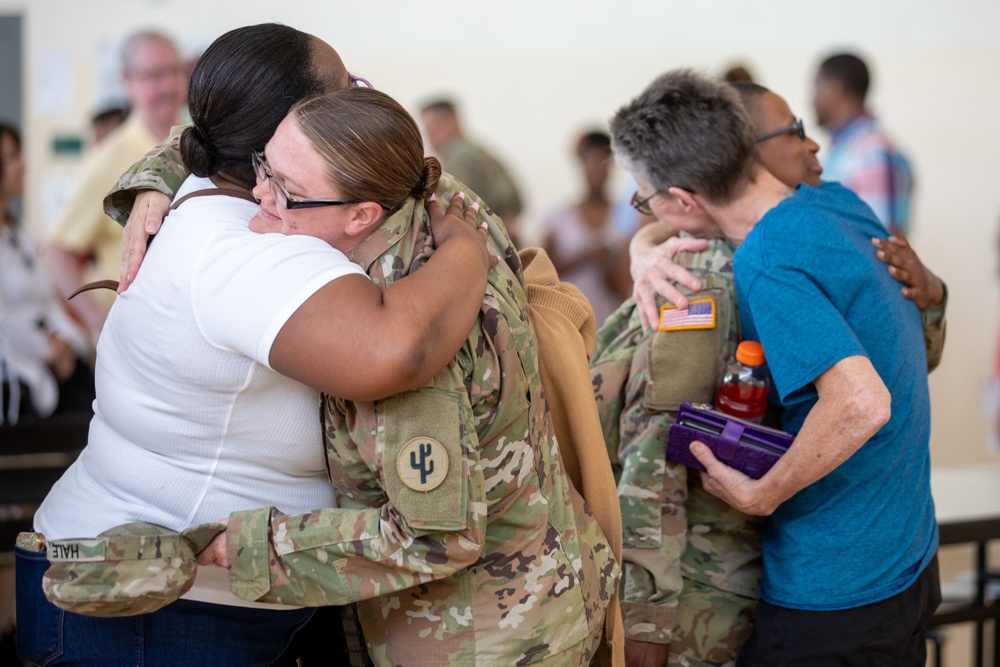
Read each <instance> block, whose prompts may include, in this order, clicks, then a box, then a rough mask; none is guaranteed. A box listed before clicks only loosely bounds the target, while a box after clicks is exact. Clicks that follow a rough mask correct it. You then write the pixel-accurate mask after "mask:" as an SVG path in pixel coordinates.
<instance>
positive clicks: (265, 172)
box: [251, 151, 385, 211]
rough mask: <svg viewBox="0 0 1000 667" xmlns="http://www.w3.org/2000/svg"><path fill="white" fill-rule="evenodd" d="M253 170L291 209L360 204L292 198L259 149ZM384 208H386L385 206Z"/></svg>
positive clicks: (279, 203) (275, 197) (276, 199)
mask: <svg viewBox="0 0 1000 667" xmlns="http://www.w3.org/2000/svg"><path fill="white" fill-rule="evenodd" d="M251 159H252V160H253V170H254V173H255V174H256V175H257V182H258V183H263V182H264V181H265V180H267V181H268V182H269V184H270V186H271V196H272V197H274V201H276V202H277V203H278V205H279V206H282V207H283V208H285V209H287V210H289V211H291V210H292V209H296V208H322V207H324V206H344V205H347V204H360V203H361V202H359V201H347V200H341V199H292V196H291V195H290V194H288V190H286V189H285V188H284V186H283V185H281V183H279V182H278V181H277V180H276V179H275V178H274V174H272V173H271V170H270V169H268V168H267V162H266V161H265V159H264V155H263V154H261V153H258V152H257V151H253V152H252V157H251ZM382 208H385V207H384V206H383V207H382Z"/></svg>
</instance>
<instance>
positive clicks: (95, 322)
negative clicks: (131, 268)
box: [42, 244, 108, 337]
mask: <svg viewBox="0 0 1000 667" xmlns="http://www.w3.org/2000/svg"><path fill="white" fill-rule="evenodd" d="M42 261H43V263H44V264H45V268H46V270H47V271H48V272H49V276H50V277H51V278H52V282H53V284H54V285H55V287H56V290H57V291H58V292H59V294H61V295H62V297H63V298H64V299H66V298H68V297H69V295H70V294H72V293H73V292H75V291H76V290H77V289H79V288H80V287H82V286H83V284H84V282H85V280H86V276H85V274H84V270H83V267H84V259H83V258H82V257H81V256H79V255H78V254H76V253H75V252H73V251H72V250H69V249H67V248H64V247H62V246H60V245H54V244H50V245H49V246H47V247H46V249H45V253H44V254H43V255H42ZM66 304H67V307H68V308H69V310H70V312H72V313H73V314H74V315H76V317H77V318H79V319H80V321H82V322H83V324H84V326H86V327H87V330H88V331H90V332H91V334H92V335H93V336H95V337H96V336H97V335H98V334H99V333H100V331H101V329H102V328H103V327H104V320H105V319H106V318H107V315H108V314H107V311H106V310H105V308H104V306H102V305H101V304H100V302H99V301H98V300H97V299H95V298H94V296H93V295H92V294H90V293H89V292H83V293H81V294H78V295H77V296H75V297H74V298H73V300H72V301H67V302H66Z"/></svg>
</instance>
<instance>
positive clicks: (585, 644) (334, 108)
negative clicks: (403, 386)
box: [143, 88, 620, 665]
mask: <svg viewBox="0 0 1000 667" xmlns="http://www.w3.org/2000/svg"><path fill="white" fill-rule="evenodd" d="M254 160H255V164H256V167H257V187H256V188H255V189H254V195H255V196H256V197H257V198H259V199H260V202H261V204H260V210H259V212H258V213H257V215H256V216H255V217H254V219H253V220H252V221H251V223H250V226H251V229H253V230H255V231H260V232H281V233H283V234H288V235H303V234H304V235H310V236H315V237H317V238H321V239H323V240H324V241H326V242H327V243H329V244H331V245H332V246H334V247H335V248H338V249H340V250H342V251H343V252H344V253H346V254H347V255H348V257H349V258H350V259H351V260H353V261H354V262H356V263H357V264H359V265H360V266H361V267H363V268H364V270H365V271H367V273H368V275H369V277H370V278H371V279H372V281H373V282H375V284H378V285H380V286H387V287H388V288H389V289H392V286H393V285H395V284H396V282H397V281H398V280H400V279H401V278H403V277H404V276H407V275H410V274H412V273H413V272H414V271H415V270H416V269H417V268H418V267H421V266H423V265H425V263H426V262H428V261H430V262H433V261H435V260H436V259H437V257H436V256H437V254H438V253H439V252H441V251H440V249H438V250H435V249H434V248H433V245H432V243H431V230H430V229H429V228H428V226H427V224H426V222H425V215H424V210H425V203H424V197H425V196H426V195H428V194H429V193H431V192H433V191H434V189H435V188H438V192H442V193H443V192H452V193H453V192H455V191H456V190H455V189H456V188H462V187H463V186H461V185H460V184H458V183H456V182H455V181H453V180H452V179H451V177H449V176H447V175H442V174H441V173H440V167H439V165H438V163H437V160H435V159H434V158H425V157H424V155H423V144H422V141H421V138H420V132H419V130H418V128H417V125H416V123H415V122H414V121H413V119H412V118H411V117H410V115H409V114H407V113H406V111H405V110H403V108H402V107H401V106H400V105H399V104H398V103H396V102H395V101H394V100H393V99H392V98H390V97H389V96H387V95H385V94H383V93H379V92H377V91H374V90H368V89H360V88H351V89H346V90H340V91H336V92H333V93H330V94H327V95H324V96H321V97H316V98H312V99H310V100H307V101H305V102H302V103H301V104H299V105H297V106H295V107H294V108H293V109H292V110H291V112H290V113H289V115H288V117H287V118H286V119H285V120H284V121H282V123H281V124H280V125H279V126H278V129H277V131H276V132H275V134H274V137H273V138H272V139H271V140H270V141H269V142H268V143H267V146H266V149H265V151H264V153H263V154H258V155H255V157H254ZM298 192H309V193H322V194H323V196H324V197H325V198H326V199H328V200H331V201H333V200H339V201H349V202H359V203H355V204H352V205H349V206H343V207H340V206H338V207H336V208H335V209H334V210H332V211H331V212H330V215H329V216H326V217H324V218H323V219H322V220H320V219H318V218H307V217H306V216H304V215H302V213H303V212H302V211H298V210H296V209H295V208H293V207H289V206H288V205H287V204H288V202H289V201H291V200H292V194H293V193H298ZM458 192H459V195H456V199H457V198H458V196H462V195H463V194H465V193H463V192H462V190H461V189H459V190H458ZM442 196H444V195H442ZM466 196H469V197H471V196H473V195H471V194H467V195H466ZM387 212H388V215H387ZM484 217H485V218H486V224H487V225H488V230H489V244H490V248H491V250H492V251H493V254H495V255H499V256H501V257H506V258H508V259H507V261H506V262H503V263H500V264H498V265H497V266H495V267H494V268H493V269H492V270H491V271H490V273H489V276H488V286H487V290H486V295H485V297H484V298H483V299H482V305H481V311H480V316H479V318H478V320H477V322H476V324H475V326H474V327H472V329H471V332H470V333H469V335H468V338H467V340H466V342H465V344H464V345H463V346H462V349H461V350H459V352H458V354H457V355H456V356H455V358H454V359H453V361H452V363H450V364H449V365H448V366H447V367H446V368H445V369H444V370H442V371H441V372H440V373H438V374H437V375H436V376H435V377H434V378H433V379H431V380H430V381H428V382H427V383H426V384H424V385H423V386H421V387H420V388H418V389H414V390H412V391H408V392H405V393H402V394H398V395H396V396H392V397H390V398H387V399H383V400H377V401H375V402H359V401H345V400H342V399H339V398H332V397H326V398H325V400H324V408H323V413H324V433H325V436H326V449H327V463H328V465H329V469H330V477H331V479H332V480H333V483H334V485H335V486H336V488H337V493H338V499H339V501H340V502H339V507H337V508H331V509H324V510H320V511H313V512H307V513H288V512H284V511H282V510H281V508H277V507H265V508H262V509H258V510H251V511H239V512H234V513H232V514H231V515H230V516H229V519H228V522H229V523H228V525H229V528H228V529H227V531H226V532H225V533H223V534H222V535H220V536H219V537H218V538H216V540H215V541H214V542H213V544H212V545H211V546H210V547H209V548H208V549H206V550H205V551H204V552H202V554H201V556H200V558H199V562H201V563H210V562H211V563H217V564H220V565H224V566H226V567H227V568H229V572H230V577H231V578H232V583H233V590H234V591H237V592H238V593H239V594H240V595H242V596H244V597H245V599H248V600H255V601H267V602H283V603H286V604H304V605H338V604H346V603H350V602H356V603H357V609H358V616H359V619H360V621H361V625H362V627H363V629H364V635H365V640H366V644H367V646H368V650H369V654H370V656H371V658H372V660H373V661H374V662H375V664H376V665H474V664H475V665H515V664H522V665H523V664H537V665H589V664H590V663H591V660H592V659H593V658H594V655H595V652H596V650H597V648H598V646H599V645H600V642H601V636H602V630H603V625H604V617H605V610H606V608H607V606H608V603H609V600H610V598H611V597H612V596H613V595H614V593H615V591H616V588H617V584H618V580H619V576H620V572H619V568H618V565H617V563H616V562H615V560H614V557H613V555H612V552H611V548H610V546H609V543H608V541H607V539H606V538H605V536H604V534H603V533H602V532H601V529H600V528H599V527H598V525H597V522H596V521H595V518H594V516H593V515H592V513H591V511H590V509H589V508H588V507H587V505H586V504H585V503H584V501H583V500H582V498H581V497H580V494H579V493H578V492H577V490H576V489H575V488H574V487H573V485H572V484H571V483H570V481H569V479H568V477H567V475H566V471H565V469H564V467H563V464H562V461H561V459H560V456H559V451H558V447H557V445H556V442H555V438H554V437H553V431H552V424H551V421H550V417H549V414H548V410H547V407H546V403H545V399H544V398H543V396H542V386H541V380H540V377H539V371H538V343H537V341H536V338H535V334H534V332H533V330H532V327H531V324H530V323H529V321H528V314H527V311H528V305H527V298H526V294H525V284H524V276H523V273H522V271H521V266H520V264H519V262H518V258H517V255H516V253H515V252H514V249H513V246H512V244H511V242H510V238H509V237H508V235H507V233H506V232H505V230H504V228H503V225H502V223H500V221H499V219H497V218H495V217H491V216H484ZM268 236H270V235H268ZM143 270H145V269H143ZM424 270H425V269H421V270H420V271H416V275H419V274H420V273H422V272H423V271H424ZM427 296H430V295H427ZM423 298H426V297H422V298H421V300H420V301H419V302H417V303H415V304H414V307H415V308H416V309H420V308H422V305H423V304H422V300H423ZM343 315H344V316H345V317H351V316H352V314H351V313H350V311H344V312H343Z"/></svg>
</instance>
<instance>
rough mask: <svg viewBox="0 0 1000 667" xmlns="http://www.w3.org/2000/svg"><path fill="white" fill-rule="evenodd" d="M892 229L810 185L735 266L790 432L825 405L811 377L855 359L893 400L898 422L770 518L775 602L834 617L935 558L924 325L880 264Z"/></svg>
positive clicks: (834, 190) (747, 316) (743, 304)
mask: <svg viewBox="0 0 1000 667" xmlns="http://www.w3.org/2000/svg"><path fill="white" fill-rule="evenodd" d="M885 235H886V232H885V229H884V228H883V227H882V225H880V224H879V222H878V220H877V219H876V218H875V216H874V214H873V213H872V212H871V209H869V208H868V207H867V206H866V205H865V204H863V203H862V202H861V200H860V199H858V198H857V196H856V195H854V194H853V193H852V192H850V191H849V190H847V189H846V188H844V187H842V186H841V185H839V184H837V183H824V184H823V185H820V186H817V187H809V186H806V185H802V186H800V187H799V191H798V193H797V194H795V195H794V196H792V197H789V198H788V199H786V200H785V201H783V202H782V203H781V204H779V205H778V206H776V207H775V208H773V209H772V210H771V211H769V212H768V213H767V214H766V215H765V216H764V217H763V218H762V219H761V221H760V222H759V223H757V226H756V227H755V228H754V229H753V230H752V231H751V232H750V234H748V235H747V238H746V241H744V243H743V244H742V245H741V246H740V247H739V248H738V249H737V251H736V255H735V257H734V260H733V270H734V272H735V278H736V294H737V299H738V302H739V309H740V314H741V317H742V320H743V333H744V337H745V338H747V339H748V340H758V341H760V343H761V345H762V346H763V347H764V354H765V355H766V356H767V363H768V367H769V368H770V371H771V377H772V380H773V382H774V387H775V388H776V392H772V394H775V393H776V394H777V395H776V396H775V398H776V399H777V401H778V403H780V407H782V408H783V409H784V413H783V416H782V426H783V428H784V429H785V430H787V431H789V432H791V433H797V432H798V431H799V429H800V428H801V427H802V422H803V421H804V420H805V417H806V415H807V414H808V413H809V411H810V410H811V409H812V407H813V406H814V405H815V404H816V400H817V394H816V387H815V386H814V385H813V381H814V380H815V379H816V378H817V377H819V376H820V375H822V374H823V373H824V372H825V371H826V370H828V369H829V368H830V367H831V366H833V365H834V364H836V363H837V362H838V361H840V360H841V359H844V358H846V357H849V356H852V355H864V356H866V357H868V358H869V359H870V360H871V363H872V365H873V366H874V367H875V370H876V371H877V372H878V374H879V376H881V378H882V381H883V382H884V383H885V386H886V387H887V388H888V389H889V392H890V394H891V395H892V418H891V419H890V420H889V422H888V423H887V424H886V425H885V426H883V427H882V428H881V429H880V430H879V431H878V433H876V434H875V435H874V436H873V437H872V438H871V439H870V440H869V441H868V442H866V443H865V444H864V445H863V446H862V447H861V448H860V449H859V450H858V451H857V452H855V453H854V455H853V456H851V458H850V459H848V460H847V461H845V462H844V463H843V464H841V465H840V466H839V467H838V468H837V469H836V470H834V471H833V472H831V473H830V474H829V475H827V476H826V477H824V478H823V479H821V480H819V481H817V482H815V483H814V484H812V485H810V486H808V487H807V488H805V489H802V490H801V491H799V492H798V493H797V494H796V495H795V496H793V497H792V498H790V499H788V500H787V501H785V502H784V503H782V504H781V506H780V507H778V509H777V511H775V513H774V514H773V515H772V516H771V517H770V518H769V520H768V521H767V522H766V524H765V528H764V545H763V549H764V579H763V583H762V586H761V597H762V598H763V599H764V600H766V601H767V602H770V603H771V604H775V605H778V606H782V607H789V608H793V609H811V610H833V609H849V608H852V607H858V606H861V605H865V604H870V603H872V602H877V601H880V600H884V599H886V598H889V597H892V596H893V595H895V594H897V593H899V592H901V591H903V590H905V589H906V588H907V587H909V585H910V584H911V583H912V582H913V581H914V580H915V579H916V578H917V576H918V575H919V574H920V572H921V571H922V570H923V569H924V567H925V566H926V565H927V564H928V563H929V562H930V560H931V559H932V558H933V557H934V554H935V553H936V551H937V523H936V521H935V519H934V503H933V500H932V499H931V494H930V452H929V449H928V442H929V439H930V400H929V397H928V392H927V358H926V353H925V348H924V338H923V329H922V326H921V321H920V312H919V310H918V309H917V307H916V305H914V304H913V302H912V301H909V300H907V299H905V298H903V296H902V295H901V294H900V285H899V283H898V282H896V281H895V280H894V279H893V278H892V277H890V276H889V274H888V272H887V271H886V268H885V266H884V265H883V264H882V263H881V262H880V261H879V260H878V259H877V258H876V257H875V248H874V246H872V244H871V238H872V237H873V236H877V237H880V238H885ZM792 446H793V447H794V446H795V445H794V444H793V445H792Z"/></svg>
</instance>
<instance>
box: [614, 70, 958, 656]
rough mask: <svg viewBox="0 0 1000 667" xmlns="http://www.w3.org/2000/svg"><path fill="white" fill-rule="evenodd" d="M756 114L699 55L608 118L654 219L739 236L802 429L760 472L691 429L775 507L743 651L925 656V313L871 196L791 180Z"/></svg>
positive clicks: (739, 498) (774, 361) (704, 457)
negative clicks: (882, 259)
mask: <svg viewBox="0 0 1000 667" xmlns="http://www.w3.org/2000/svg"><path fill="white" fill-rule="evenodd" d="M751 127H752V125H751V123H750V121H749V119H748V117H747V114H746V111H745V110H744V108H743V107H742V105H741V104H740V102H739V100H738V98H737V96H736V94H735V93H734V92H733V91H732V90H731V89H730V88H729V87H727V86H725V85H724V84H722V83H718V82H714V81H710V80H707V79H705V78H702V77H699V76H697V75H694V74H692V73H690V72H686V71H675V72H670V73H668V74H666V75H664V76H662V77H660V78H659V79H657V80H656V81H654V82H653V83H652V84H651V85H650V86H649V87H648V88H647V89H646V91H644V92H643V93H642V94H641V95H640V96H639V97H637V98H636V99H635V100H633V101H632V102H631V103H630V104H628V105H627V106H625V107H623V108H622V109H621V110H619V111H618V113H617V114H616V116H615V118H614V119H613V120H612V126H611V129H612V136H613V139H614V142H615V149H616V152H617V154H618V158H619V160H620V161H621V162H623V163H624V164H625V166H626V167H627V168H628V169H629V170H630V171H631V172H632V173H633V175H634V176H635V178H636V182H637V184H638V187H639V191H638V193H637V197H638V198H640V199H643V200H645V202H646V203H648V206H649V207H650V208H651V209H652V211H653V213H654V214H655V215H656V216H657V218H659V219H660V220H662V221H664V222H667V223H668V224H670V225H672V226H673V227H674V228H677V229H680V230H682V231H688V232H691V233H694V234H698V235H701V236H711V235H713V234H714V235H719V234H722V235H725V236H726V237H728V238H729V239H730V240H732V241H734V242H736V243H738V244H741V245H740V247H739V249H738V250H737V252H736V256H735V259H734V271H735V278H736V288H737V296H738V300H739V308H740V312H741V314H742V316H743V326H744V332H745V335H746V337H747V338H749V339H756V340H759V341H760V342H761V343H762V345H763V347H764V350H765V353H766V355H767V358H768V364H769V366H770V369H771V373H772V377H773V381H774V386H775V392H773V393H774V394H775V398H776V399H777V402H778V403H779V405H780V407H781V408H783V416H782V421H783V424H782V425H783V427H784V428H785V429H786V430H788V431H790V432H794V433H796V434H797V437H796V440H795V444H794V445H793V446H792V447H791V448H790V449H789V451H788V453H787V454H786V455H785V456H784V457H783V458H782V459H781V460H780V461H779V463H778V464H777V465H775V467H774V468H773V469H772V470H771V471H770V472H769V473H768V474H767V475H765V476H764V477H763V478H761V479H760V480H753V479H750V478H748V477H746V476H744V475H742V474H740V473H739V472H737V471H735V470H733V469H731V468H728V467H726V466H724V465H722V464H721V463H719V462H718V461H717V460H715V458H714V457H713V456H712V454H711V452H710V451H709V450H708V449H707V447H705V446H704V445H700V444H697V443H696V444H694V445H692V451H693V452H694V453H695V454H696V455H697V456H698V457H699V459H700V460H701V461H702V463H704V464H705V465H706V467H707V469H708V473H707V474H703V475H702V480H703V484H704V485H705V488H706V489H708V490H709V491H711V492H712V493H715V494H716V495H718V496H720V497H721V498H723V499H725V500H726V501H727V502H729V503H730V504H731V505H732V506H734V507H736V508H737V509H740V510H743V511H745V512H748V513H753V514H759V515H765V516H769V519H768V521H767V525H766V528H765V533H764V544H763V552H764V579H763V583H762V589H761V597H762V603H761V605H760V606H759V607H758V611H757V625H756V627H755V629H754V633H753V635H752V636H751V638H750V640H749V641H748V642H747V644H746V646H745V647H744V649H743V652H742V653H741V655H740V659H739V662H738V663H737V664H739V665H748V666H749V665H776V664H781V665H809V666H810V667H812V666H815V665H825V664H831V665H832V664H857V665H862V664H863V665H883V664H884V665H894V666H895V665H914V666H916V665H920V666H922V665H923V664H924V659H925V655H924V653H925V648H924V638H923V627H924V625H925V623H926V621H927V620H928V619H929V618H930V616H931V615H932V614H933V612H934V609H935V608H936V607H937V604H938V603H939V601H940V591H939V584H938V578H937V564H936V560H935V553H936V550H937V526H936V524H935V521H934V507H933V502H932V500H931V497H930V481H929V480H930V461H929V451H928V439H929V433H930V421H929V420H930V408H929V399H928V392H927V380H926V374H927V367H926V360H925V356H924V352H923V337H922V333H921V321H920V315H919V312H918V310H917V308H916V307H915V306H914V305H913V304H912V302H909V301H907V300H906V299H904V298H903V297H902V295H901V294H900V293H899V289H898V284H897V283H896V282H895V281H894V280H893V279H892V278H891V277H889V276H888V275H887V274H886V272H885V271H884V270H882V269H881V268H880V267H879V265H878V264H879V262H878V260H877V258H876V256H875V250H874V248H873V247H872V245H871V241H870V239H871V238H872V237H873V236H876V237H879V238H885V231H884V229H883V228H882V227H881V225H880V224H879V222H878V220H877V219H876V218H875V217H874V215H873V214H872V212H871V210H870V209H869V208H868V207H867V206H865V205H864V204H863V203H862V202H861V201H860V200H859V199H858V198H857V197H856V196H855V195H853V194H852V193H850V192H849V191H848V190H846V189H845V188H843V187H841V186H839V185H837V184H822V185H819V186H816V187H809V186H806V185H802V186H800V187H799V188H798V189H791V188H789V187H788V186H786V185H784V184H783V183H781V182H780V181H779V180H777V179H776V178H775V177H774V176H772V175H771V174H770V173H769V172H767V171H766V170H765V169H763V168H762V166H761V164H760V161H759V158H758V156H757V154H756V152H755V150H754V138H753V133H752V129H751Z"/></svg>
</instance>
